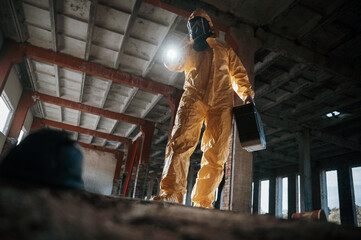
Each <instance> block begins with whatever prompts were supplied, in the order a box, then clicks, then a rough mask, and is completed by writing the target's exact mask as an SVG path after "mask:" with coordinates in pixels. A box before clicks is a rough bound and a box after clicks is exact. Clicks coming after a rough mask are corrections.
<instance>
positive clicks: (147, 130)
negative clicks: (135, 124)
mask: <svg viewBox="0 0 361 240" xmlns="http://www.w3.org/2000/svg"><path fill="white" fill-rule="evenodd" d="M154 128H155V124H154V123H153V122H146V123H145V124H143V125H141V126H140V131H142V133H143V142H142V149H141V153H140V162H141V163H143V164H145V165H148V162H149V155H150V147H151V145H152V138H153V135H154Z"/></svg>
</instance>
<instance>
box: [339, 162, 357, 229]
mask: <svg viewBox="0 0 361 240" xmlns="http://www.w3.org/2000/svg"><path fill="white" fill-rule="evenodd" d="M337 183H338V198H339V200H340V215H341V224H346V225H352V226H357V219H356V211H355V196H354V192H353V189H354V188H353V180H352V175H351V169H350V167H349V166H347V165H344V164H342V165H340V166H339V167H338V168H337Z"/></svg>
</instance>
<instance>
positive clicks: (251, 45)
mask: <svg viewBox="0 0 361 240" xmlns="http://www.w3.org/2000/svg"><path fill="white" fill-rule="evenodd" d="M226 41H227V43H228V44H229V45H231V47H232V48H233V49H234V50H235V52H236V54H237V55H238V56H239V58H240V59H241V61H242V63H243V65H244V66H245V68H246V70H247V73H248V77H249V79H250V82H251V84H252V85H253V86H254V53H255V51H256V50H257V49H258V48H259V47H260V42H259V41H258V40H257V39H255V38H254V30H253V28H252V27H250V26H248V25H245V24H241V25H239V26H238V28H231V29H230V31H229V32H228V33H227V34H226ZM239 104H240V100H237V102H236V105H239ZM234 129H236V127H235V125H234ZM233 140H234V141H233V163H232V165H233V166H232V188H231V199H230V209H231V210H235V211H240V212H243V213H249V212H250V210H251V195H252V170H253V156H252V153H249V152H247V151H245V150H243V149H242V147H241V144H240V142H239V138H238V132H237V131H236V130H235V131H234V134H233Z"/></svg>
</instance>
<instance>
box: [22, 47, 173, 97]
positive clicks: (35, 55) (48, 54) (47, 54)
mask: <svg viewBox="0 0 361 240" xmlns="http://www.w3.org/2000/svg"><path fill="white" fill-rule="evenodd" d="M21 48H22V49H24V51H25V55H26V56H28V57H29V58H32V59H35V60H38V61H42V62H47V63H52V64H56V65H58V66H61V67H65V68H69V69H73V70H76V71H81V72H84V73H86V74H89V75H93V76H97V77H101V78H105V79H108V80H112V81H113V82H116V83H120V84H125V85H129V86H133V87H137V88H139V89H142V90H144V91H147V92H152V93H156V94H162V95H164V96H170V95H172V94H174V93H175V92H176V91H177V89H176V88H175V87H172V86H168V85H165V84H162V83H159V82H154V81H151V80H148V79H145V78H141V77H136V76H133V75H130V74H128V73H124V72H121V71H117V70H114V69H110V68H107V67H105V66H102V65H100V64H97V63H92V62H87V61H84V60H82V59H79V58H76V57H73V56H70V55H66V54H63V53H55V52H53V51H50V50H47V49H44V48H40V47H36V46H32V45H29V44H21Z"/></svg>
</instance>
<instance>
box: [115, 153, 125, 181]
mask: <svg viewBox="0 0 361 240" xmlns="http://www.w3.org/2000/svg"><path fill="white" fill-rule="evenodd" d="M123 157H124V152H122V151H118V152H117V153H115V158H116V159H117V165H116V166H115V172H114V180H119V178H120V171H121V168H122V163H123Z"/></svg>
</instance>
